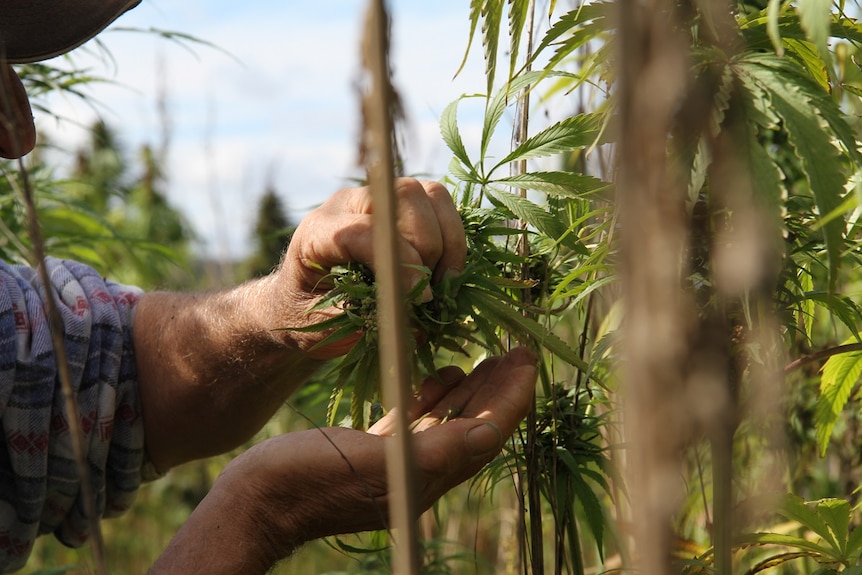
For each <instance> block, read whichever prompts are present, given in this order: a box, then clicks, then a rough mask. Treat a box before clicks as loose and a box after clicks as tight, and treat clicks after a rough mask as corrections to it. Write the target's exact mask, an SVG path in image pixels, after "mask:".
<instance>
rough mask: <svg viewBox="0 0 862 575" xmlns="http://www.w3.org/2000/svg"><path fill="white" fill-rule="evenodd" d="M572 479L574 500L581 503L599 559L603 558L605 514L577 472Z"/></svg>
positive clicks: (590, 489) (594, 495)
mask: <svg viewBox="0 0 862 575" xmlns="http://www.w3.org/2000/svg"><path fill="white" fill-rule="evenodd" d="M572 479H573V482H572V483H573V487H574V490H575V493H574V495H575V500H576V501H578V502H579V503H580V504H581V508H582V509H583V510H584V516H585V517H586V518H587V525H589V527H590V533H591V534H592V536H593V538H594V539H595V540H596V547H597V548H598V552H599V557H600V559H601V560H604V530H605V515H604V512H603V511H602V504H601V502H600V501H599V498H598V497H596V494H595V492H594V491H593V490H592V488H591V487H590V486H589V484H587V482H586V481H584V479H583V477H582V476H581V474H580V473H579V472H576V473H575V474H573V475H572Z"/></svg>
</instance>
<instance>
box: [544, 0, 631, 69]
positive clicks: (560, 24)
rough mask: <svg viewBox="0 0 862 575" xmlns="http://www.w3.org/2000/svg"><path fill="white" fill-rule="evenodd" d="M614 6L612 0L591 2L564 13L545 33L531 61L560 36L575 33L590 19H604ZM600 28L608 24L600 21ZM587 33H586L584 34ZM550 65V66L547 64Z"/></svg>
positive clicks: (555, 42) (605, 27)
mask: <svg viewBox="0 0 862 575" xmlns="http://www.w3.org/2000/svg"><path fill="white" fill-rule="evenodd" d="M614 9H615V6H614V4H613V3H612V2H593V3H589V4H581V5H580V6H578V7H577V8H575V9H574V10H571V11H570V12H568V13H566V14H564V15H563V16H561V17H560V19H559V20H557V21H556V22H555V23H554V25H553V26H551V28H550V29H549V30H548V31H547V32H546V33H545V36H544V37H543V38H542V40H541V42H539V45H538V46H537V47H536V51H535V52H534V55H533V59H532V60H531V62H530V63H532V62H533V61H534V60H535V59H536V58H537V57H538V56H539V55H540V54H542V53H543V52H544V51H545V49H546V48H548V47H549V46H551V45H556V44H558V43H559V40H560V38H562V37H564V36H567V35H570V34H573V35H577V34H578V31H579V30H580V29H579V26H581V25H583V24H584V23H585V22H590V21H591V20H605V19H607V17H608V16H610V15H611V14H613V10H614ZM601 28H604V29H605V30H608V29H609V28H610V26H608V25H607V23H604V22H603V23H602V25H601V27H600V29H601ZM585 35H588V34H585ZM547 67H550V66H547Z"/></svg>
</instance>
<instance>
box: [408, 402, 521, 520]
mask: <svg viewBox="0 0 862 575" xmlns="http://www.w3.org/2000/svg"><path fill="white" fill-rule="evenodd" d="M506 437H507V436H505V435H503V433H502V432H501V431H500V430H499V429H498V428H497V427H496V426H495V425H494V424H493V423H490V422H488V421H484V420H479V419H458V420H454V421H451V422H448V423H446V424H445V425H438V426H436V427H433V428H431V429H429V430H428V431H425V432H423V433H420V434H418V435H415V436H414V441H413V445H414V449H415V452H416V465H417V471H418V474H417V475H418V478H419V494H420V503H421V505H422V506H423V507H424V508H427V507H428V506H430V505H431V504H432V503H433V502H434V501H435V500H436V499H437V498H438V497H440V496H441V495H443V494H444V493H446V492H447V491H448V490H449V489H451V488H452V487H454V486H455V485H458V484H459V483H462V482H463V481H465V480H467V479H469V478H470V477H472V476H473V475H475V474H476V473H477V472H478V471H479V470H480V469H482V467H484V466H485V465H486V464H487V463H488V462H490V461H491V460H492V459H494V457H496V456H497V454H499V453H500V450H501V449H502V447H503V443H504V441H505V439H506Z"/></svg>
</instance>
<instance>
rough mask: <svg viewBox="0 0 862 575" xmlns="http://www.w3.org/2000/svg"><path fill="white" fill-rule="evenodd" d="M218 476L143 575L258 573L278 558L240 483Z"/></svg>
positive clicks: (252, 574) (266, 570)
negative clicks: (227, 483)
mask: <svg viewBox="0 0 862 575" xmlns="http://www.w3.org/2000/svg"><path fill="white" fill-rule="evenodd" d="M220 481H221V479H219V481H217V482H216V484H215V485H214V486H213V488H212V490H211V491H210V492H209V493H208V494H207V496H206V497H205V498H204V499H203V501H201V503H200V504H199V505H198V507H197V508H196V509H195V511H194V512H193V513H192V515H191V516H190V517H189V519H188V520H187V521H186V523H185V524H184V525H183V526H182V528H181V529H180V530H179V532H177V534H176V535H175V536H174V538H173V539H172V540H171V542H170V543H169V545H168V547H167V549H165V551H164V553H162V555H161V556H160V557H159V558H158V560H157V561H156V563H155V564H154V565H153V566H152V568H151V569H150V571H149V572H148V575H180V574H186V573H207V574H209V575H263V574H265V573H267V572H268V571H269V570H270V569H271V568H272V566H273V565H275V563H276V562H278V560H279V559H280V558H281V557H280V556H278V555H277V554H276V552H275V550H274V549H273V548H272V545H271V543H270V541H269V537H268V534H267V529H266V527H265V524H262V523H261V522H260V521H259V517H256V510H257V509H258V505H257V504H249V499H250V498H249V497H248V493H246V492H244V490H243V488H242V486H236V487H235V488H233V487H232V486H231V487H228V486H226V487H228V488H222V486H221V485H220Z"/></svg>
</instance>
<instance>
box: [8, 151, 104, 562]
mask: <svg viewBox="0 0 862 575" xmlns="http://www.w3.org/2000/svg"><path fill="white" fill-rule="evenodd" d="M18 171H19V173H20V174H21V190H20V191H21V196H22V197H23V199H24V206H25V208H26V210H27V225H28V228H29V233H30V240H31V242H32V243H33V259H34V260H35V262H34V265H36V266H37V269H38V272H39V279H40V280H41V282H42V285H43V287H44V289H45V311H46V313H47V315H48V322H49V325H50V326H51V340H52V343H53V345H54V355H55V357H56V360H57V373H58V376H59V379H60V387H61V389H62V390H63V399H64V401H65V408H66V419H67V420H68V422H69V433H70V434H71V435H72V449H73V451H74V453H75V466H76V468H77V471H78V477H79V479H80V481H81V487H80V489H81V498H82V500H83V502H84V511H85V513H86V514H87V522H88V523H89V527H90V541H91V544H92V547H93V559H94V561H95V563H96V573H97V574H98V575H107V574H108V570H107V567H106V566H105V544H104V540H103V538H102V529H101V525H100V524H99V515H98V512H97V511H96V500H95V498H94V496H93V488H92V485H93V483H92V481H91V479H90V469H89V466H88V463H87V453H86V450H85V448H84V437H83V434H82V431H81V423H80V422H81V416H80V414H79V413H78V404H77V403H75V390H74V389H73V387H72V375H71V373H70V371H69V361H68V357H67V355H66V344H65V341H64V340H63V335H64V331H65V329H64V326H63V319H62V318H61V317H60V311H59V310H58V309H57V302H56V301H55V300H54V289H53V288H52V286H51V278H50V277H49V276H48V266H47V265H46V263H45V242H44V240H43V239H42V228H41V226H40V225H39V218H38V216H37V214H36V204H35V201H34V200H33V189H32V187H31V186H30V179H29V177H28V175H27V168H26V167H25V166H24V162H23V161H22V160H21V159H19V160H18Z"/></svg>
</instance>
